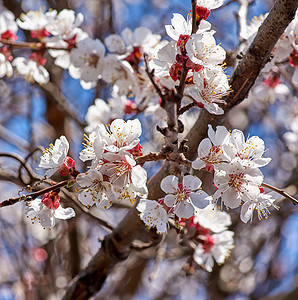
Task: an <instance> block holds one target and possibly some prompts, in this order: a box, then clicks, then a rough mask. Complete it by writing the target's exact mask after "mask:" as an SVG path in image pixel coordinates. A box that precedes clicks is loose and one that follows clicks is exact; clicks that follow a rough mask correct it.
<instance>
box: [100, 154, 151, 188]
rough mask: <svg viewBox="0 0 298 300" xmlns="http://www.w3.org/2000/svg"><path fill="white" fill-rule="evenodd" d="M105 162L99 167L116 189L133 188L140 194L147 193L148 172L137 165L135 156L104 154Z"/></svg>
mask: <svg viewBox="0 0 298 300" xmlns="http://www.w3.org/2000/svg"><path fill="white" fill-rule="evenodd" d="M103 160H104V162H103V163H102V164H101V166H100V167H99V170H100V172H101V173H102V174H103V175H106V176H108V177H109V181H110V182H111V184H112V185H113V187H114V186H115V187H116V188H117V187H118V188H122V187H126V186H127V185H129V186H131V187H132V188H133V190H135V191H136V192H139V193H142V194H144V193H146V191H147V187H146V181H147V172H146V171H145V169H143V168H142V167H141V166H139V165H136V162H135V160H134V159H133V156H132V155H131V154H129V153H128V152H125V151H123V152H119V153H117V154H116V153H104V155H103Z"/></svg>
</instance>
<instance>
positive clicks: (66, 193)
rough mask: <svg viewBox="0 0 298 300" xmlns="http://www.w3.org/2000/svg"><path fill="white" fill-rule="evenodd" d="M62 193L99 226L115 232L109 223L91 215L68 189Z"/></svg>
mask: <svg viewBox="0 0 298 300" xmlns="http://www.w3.org/2000/svg"><path fill="white" fill-rule="evenodd" d="M62 193H63V194H64V195H65V196H66V197H67V198H69V200H71V201H72V202H73V203H74V204H75V206H76V207H77V208H78V209H79V210H80V211H81V212H83V213H85V214H86V215H88V216H89V217H90V218H91V219H93V220H94V221H96V222H97V223H98V224H99V225H101V226H104V227H106V228H107V229H109V230H111V231H113V230H114V227H113V226H112V225H111V224H110V223H108V222H107V221H105V220H103V219H100V218H98V217H96V216H94V215H93V214H91V213H90V210H89V209H88V208H86V207H85V206H83V205H82V204H81V203H80V202H79V201H78V199H77V197H75V196H73V195H72V194H71V193H70V192H69V191H68V190H67V189H65V188H63V189H62Z"/></svg>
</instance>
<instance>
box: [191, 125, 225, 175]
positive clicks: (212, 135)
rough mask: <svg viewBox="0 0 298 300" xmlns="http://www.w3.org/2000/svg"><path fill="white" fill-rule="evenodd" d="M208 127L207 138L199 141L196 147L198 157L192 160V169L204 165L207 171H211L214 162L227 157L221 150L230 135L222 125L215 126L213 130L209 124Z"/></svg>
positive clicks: (219, 161)
mask: <svg viewBox="0 0 298 300" xmlns="http://www.w3.org/2000/svg"><path fill="white" fill-rule="evenodd" d="M208 128H209V129H208V138H205V139H203V140H202V141H201V143H200V145H199V147H198V158H197V159H196V160H195V161H193V162H192V167H193V168H194V169H201V168H204V167H205V168H206V170H207V171H213V169H214V165H215V164H219V163H221V162H222V161H224V160H225V159H227V158H226V156H225V154H224V152H223V144H224V143H225V142H226V141H227V140H228V139H229V137H230V134H229V132H228V130H227V129H226V127H224V126H217V127H216V131H214V130H213V129H212V126H211V125H210V124H209V125H208Z"/></svg>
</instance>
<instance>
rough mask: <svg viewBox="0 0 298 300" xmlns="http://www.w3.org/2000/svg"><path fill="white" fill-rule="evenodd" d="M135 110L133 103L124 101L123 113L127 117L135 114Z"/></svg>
mask: <svg viewBox="0 0 298 300" xmlns="http://www.w3.org/2000/svg"><path fill="white" fill-rule="evenodd" d="M136 109H137V105H136V104H135V103H134V102H133V101H131V100H128V99H126V101H125V107H124V113H125V114H127V115H129V114H132V113H133V112H135V111H136Z"/></svg>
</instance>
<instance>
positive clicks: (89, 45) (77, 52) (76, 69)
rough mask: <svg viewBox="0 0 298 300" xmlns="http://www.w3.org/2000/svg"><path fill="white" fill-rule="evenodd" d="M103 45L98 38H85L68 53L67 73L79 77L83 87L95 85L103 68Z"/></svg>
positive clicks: (87, 87) (88, 87)
mask: <svg viewBox="0 0 298 300" xmlns="http://www.w3.org/2000/svg"><path fill="white" fill-rule="evenodd" d="M104 55H105V47H104V45H103V43H102V42H101V41H100V40H98V39H95V40H93V39H91V38H89V37H88V38H85V39H83V40H80V41H78V42H77V44H76V48H74V49H73V50H72V51H71V54H70V62H71V64H70V66H69V74H70V76H71V77H73V78H75V79H80V80H81V81H80V82H81V85H82V87H83V88H84V89H91V88H93V87H95V86H96V83H97V80H98V79H99V78H101V73H102V72H103V69H104Z"/></svg>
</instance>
